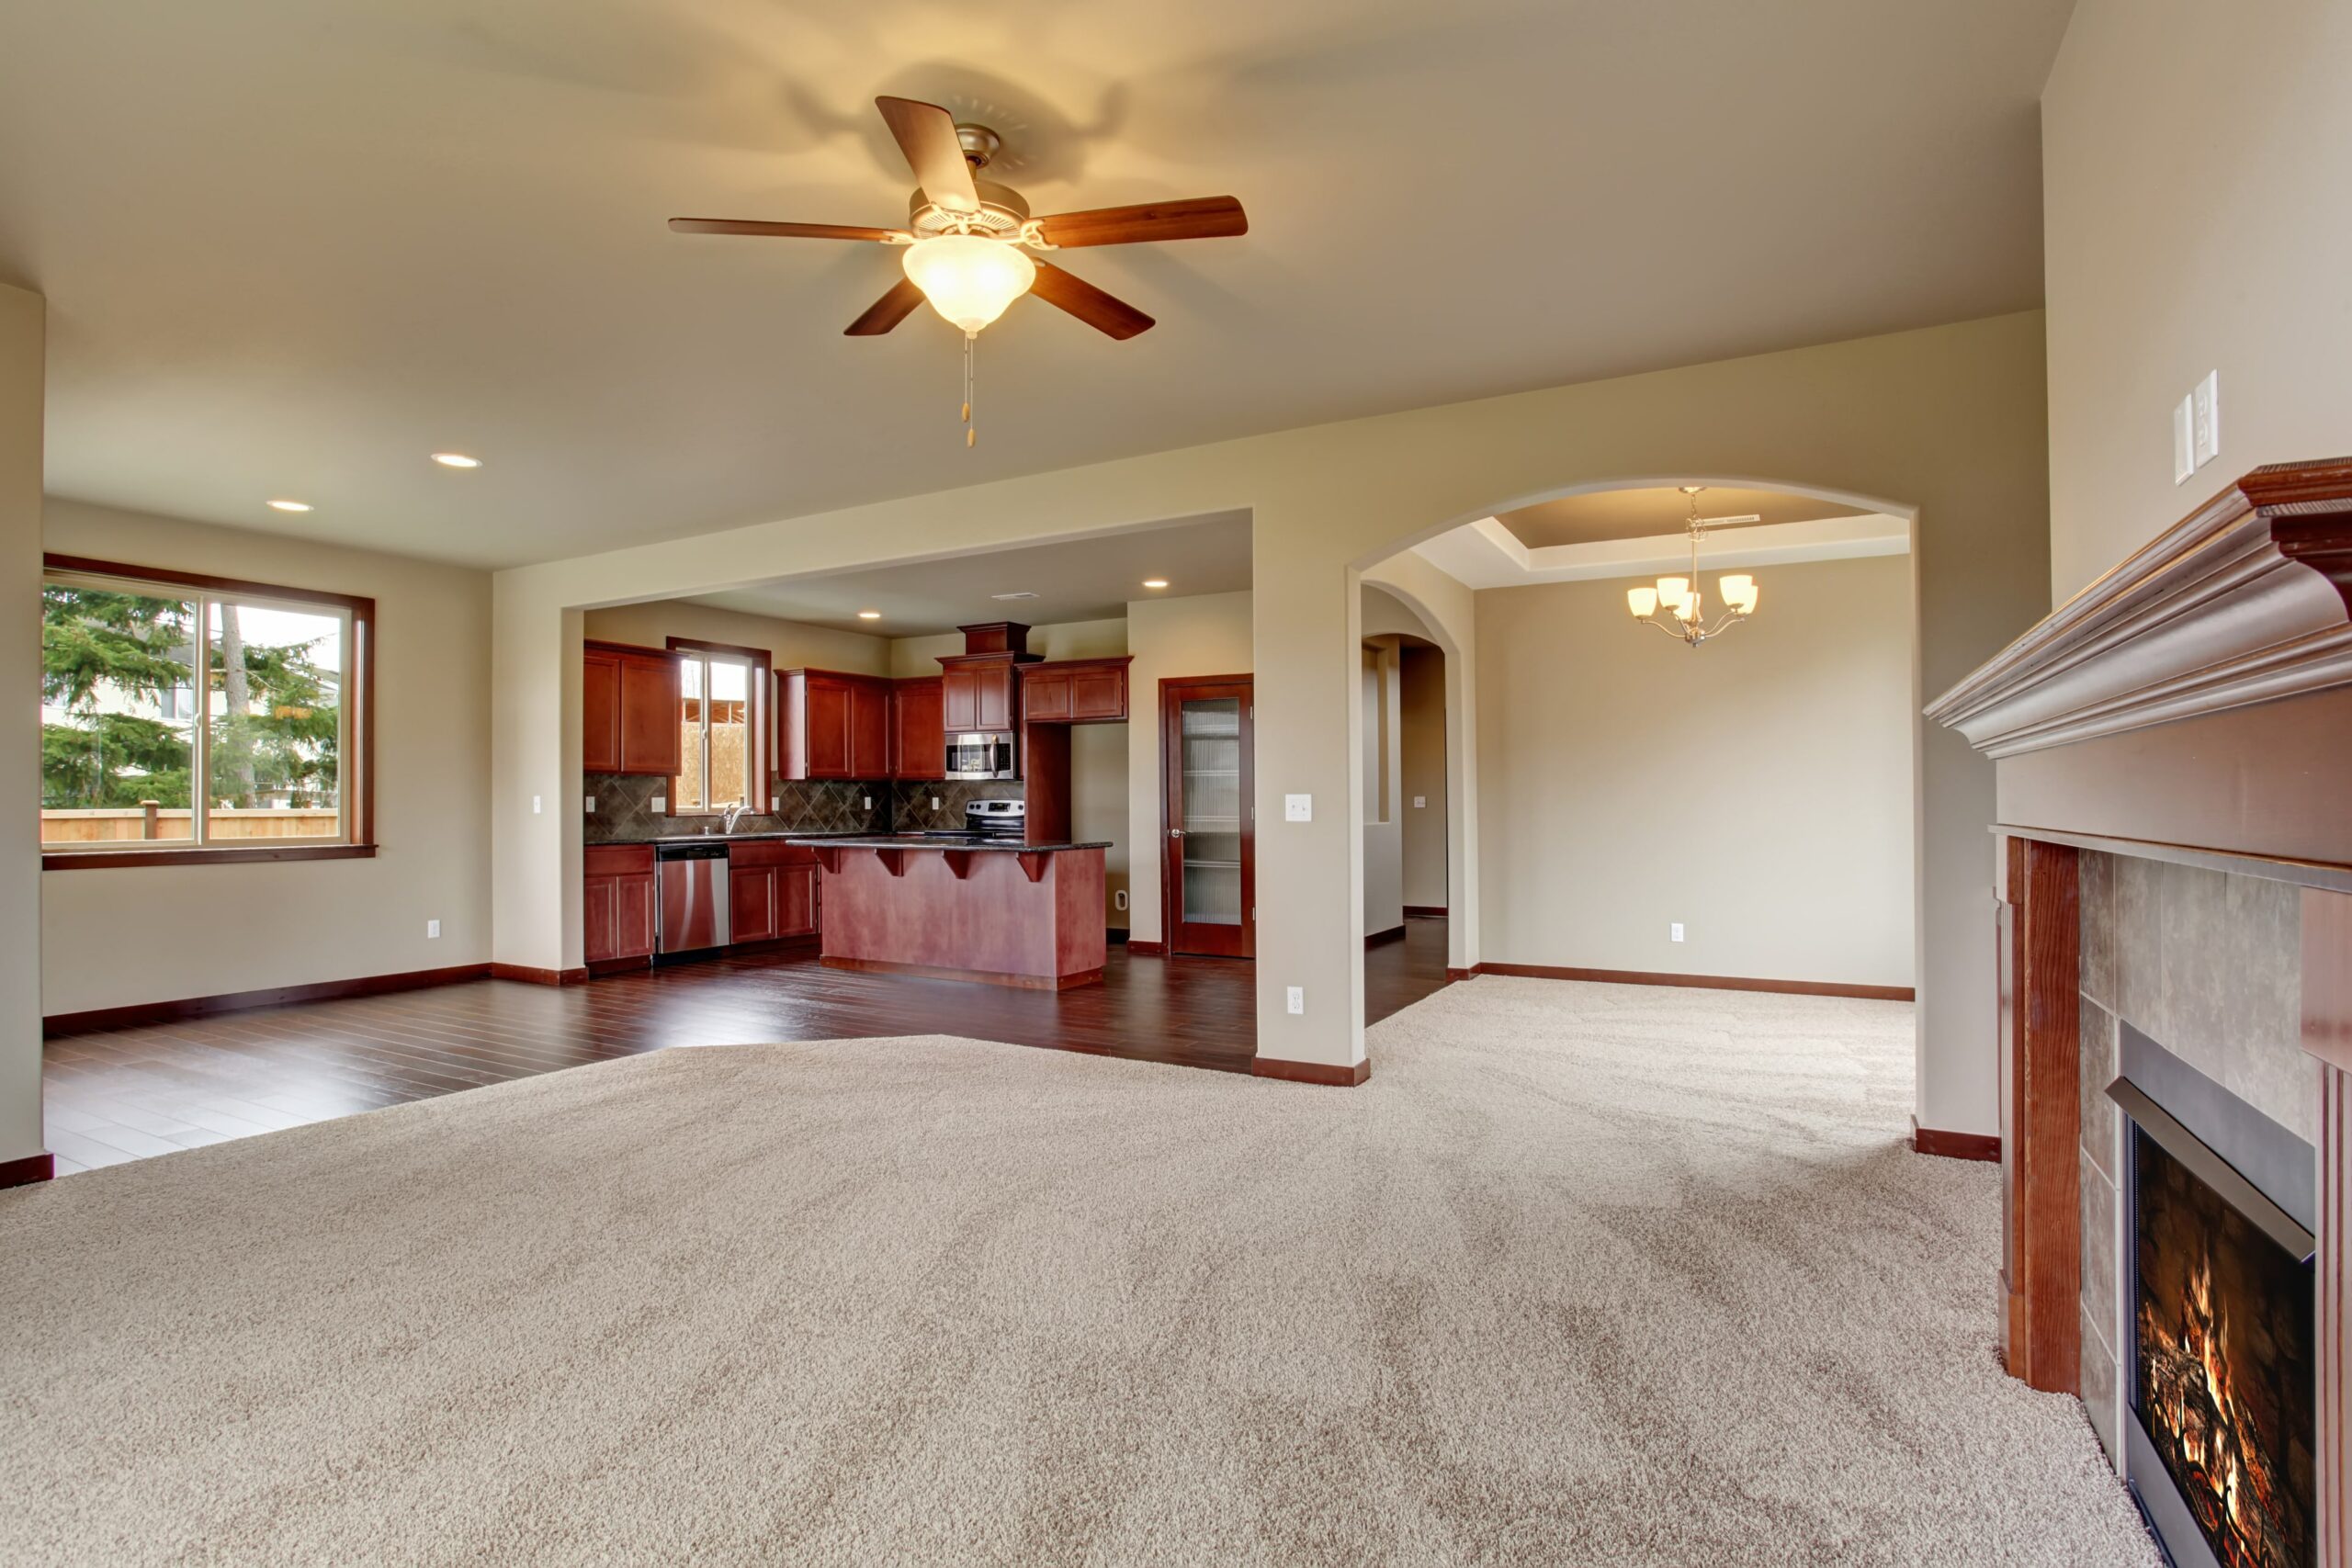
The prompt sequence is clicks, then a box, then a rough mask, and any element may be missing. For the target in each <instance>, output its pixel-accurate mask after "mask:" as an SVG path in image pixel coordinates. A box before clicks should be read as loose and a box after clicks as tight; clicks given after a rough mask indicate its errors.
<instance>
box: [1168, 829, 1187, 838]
mask: <svg viewBox="0 0 2352 1568" xmlns="http://www.w3.org/2000/svg"><path fill="white" fill-rule="evenodd" d="M1168 836H1169V837H1170V838H1171V839H1181V838H1182V837H1183V836H1184V829H1182V828H1170V829H1168Z"/></svg>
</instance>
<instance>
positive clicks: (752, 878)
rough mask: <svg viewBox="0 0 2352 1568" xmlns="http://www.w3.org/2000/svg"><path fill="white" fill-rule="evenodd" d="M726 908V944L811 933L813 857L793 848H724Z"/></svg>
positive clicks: (813, 923) (814, 913) (814, 882)
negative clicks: (725, 861)
mask: <svg viewBox="0 0 2352 1568" xmlns="http://www.w3.org/2000/svg"><path fill="white" fill-rule="evenodd" d="M727 859H728V867H727V905H728V922H729V935H728V940H729V942H732V943H738V944H740V943H743V942H781V941H786V940H788V939H791V938H794V937H805V936H813V935H815V934H816V931H817V856H816V852H814V851H812V850H808V849H803V848H801V847H800V846H798V845H796V844H776V843H749V844H733V845H729V848H728V854H727Z"/></svg>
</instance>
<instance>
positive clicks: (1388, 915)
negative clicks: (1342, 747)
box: [1362, 636, 1405, 936]
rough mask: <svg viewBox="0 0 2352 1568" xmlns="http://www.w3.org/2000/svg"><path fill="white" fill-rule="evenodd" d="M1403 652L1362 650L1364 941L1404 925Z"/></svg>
mask: <svg viewBox="0 0 2352 1568" xmlns="http://www.w3.org/2000/svg"><path fill="white" fill-rule="evenodd" d="M1402 682H1403V662H1402V648H1401V646H1400V644H1399V643H1398V641H1397V638H1396V637H1393V636H1390V637H1367V638H1366V639H1365V640H1364V646H1363V736H1362V746H1363V929H1364V934H1366V935H1367V936H1369V935H1373V934H1374V933H1376V932H1380V931H1393V930H1395V929H1396V928H1397V927H1398V926H1400V925H1403V924H1404V923H1405V818H1404V803H1403V800H1402V798H1401V796H1402V795H1403V794H1404V789H1405V757H1404V723H1403V713H1402V706H1401V704H1400V701H1399V690H1400V687H1401V685H1402Z"/></svg>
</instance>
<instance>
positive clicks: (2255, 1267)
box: [2108, 1024, 2319, 1568]
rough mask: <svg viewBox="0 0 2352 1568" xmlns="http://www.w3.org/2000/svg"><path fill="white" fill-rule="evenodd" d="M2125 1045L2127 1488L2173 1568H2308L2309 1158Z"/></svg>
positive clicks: (2311, 1500) (2159, 1060)
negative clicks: (2177, 1567) (2176, 1566)
mask: <svg viewBox="0 0 2352 1568" xmlns="http://www.w3.org/2000/svg"><path fill="white" fill-rule="evenodd" d="M2122 1035H2123V1038H2122V1040H2121V1042H2120V1044H2121V1052H2120V1057H2121V1060H2120V1066H2122V1068H2123V1076H2120V1077H2117V1079H2116V1080H2115V1081H2114V1083H2113V1084H2111V1085H2109V1089H2108V1095H2109V1098H2110V1099H2112V1100H2114V1101H2115V1102H2116V1103H2117V1104H2118V1105H2120V1107H2121V1108H2122V1109H2123V1111H2124V1114H2125V1116H2126V1117H2127V1119H2128V1122H2127V1124H2128V1127H2129V1137H2128V1143H2127V1155H2126V1166H2125V1169H2126V1171H2127V1179H2126V1192H2127V1194H2128V1198H2127V1210H2126V1213H2127V1218H2126V1222H2125V1232H2124V1235H2125V1240H2126V1245H2127V1246H2128V1247H2129V1249H2130V1271H2129V1287H2128V1293H2127V1295H2126V1296H2125V1304H2126V1305H2127V1307H2128V1309H2129V1312H2128V1320H2127V1327H2126V1335H2127V1339H2126V1345H2127V1347H2128V1356H2129V1360H2128V1365H2127V1367H2126V1368H2125V1369H2124V1371H2125V1375H2126V1377H2127V1378H2128V1379H2129V1382H2128V1383H2127V1385H2126V1392H2127V1395H2128V1406H2129V1411H2130V1416H2131V1422H2130V1430H2129V1431H2128V1432H2127V1434H2126V1442H2125V1447H2126V1450H2127V1458H2126V1461H2125V1465H2124V1472H2125V1479H2126V1481H2127V1482H2128V1483H2129V1484H2130V1485H2131V1491H2132V1494H2133V1495H2134V1496H2135V1497H2136V1498H2137V1499H2138V1500H2139V1503H2140V1506H2141V1508H2142V1511H2143V1513H2145V1514H2146V1516H2147V1517H2148V1522H2149V1524H2150V1525H2151V1527H2152V1528H2153V1529H2154V1530H2155V1532H2156V1534H2157V1536H2158V1537H2159V1538H2160V1539H2161V1540H2163V1541H2164V1544H2165V1550H2166V1551H2168V1552H2169V1553H2170V1554H2171V1556H2172V1559H2173V1561H2174V1562H2176V1563H2177V1564H2179V1565H2180V1568H2191V1565H2196V1568H2202V1565H2204V1564H2207V1563H2213V1564H2218V1565H2220V1568H2308V1565H2309V1564H2311V1563H2312V1562H2316V1561H2317V1560H2318V1540H2319V1535H2318V1517H2317V1503H2318V1499H2317V1493H2316V1486H2315V1472H2314V1467H2315V1447H2316V1443H2317V1410H2316V1391H2317V1379H2318V1360H2317V1357H2316V1344H2315V1340H2314V1337H2313V1321H2312V1317H2313V1307H2314V1303H2315V1299H2316V1281H2315V1279H2314V1275H2313V1269H2312V1257H2313V1252H2314V1242H2313V1238H2312V1233H2311V1230H2310V1228H2309V1227H2308V1225H2307V1224H2306V1223H2305V1222H2306V1221H2307V1220H2308V1219H2309V1217H2310V1215H2311V1213H2312V1171H2313V1163H2312V1162H2313V1158H2314V1155H2313V1151H2312V1147H2311V1145H2308V1144H2306V1143H2304V1142H2303V1141H2302V1140H2301V1139H2300V1138H2298V1137H2296V1136H2295V1135H2294V1134H2292V1133H2290V1132H2289V1131H2288V1130H2287V1129H2286V1128H2284V1127H2281V1126H2279V1125H2278V1123H2277V1122H2272V1121H2270V1120H2269V1119H2268V1118H2267V1117H2265V1116H2263V1115H2262V1114H2261V1113H2260V1112H2258V1111H2256V1110H2254V1108H2253V1107H2251V1106H2249V1105H2247V1104H2246V1103H2245V1101H2244V1100H2238V1099H2237V1098H2236V1097H2234V1096H2233V1095H2230V1094H2229V1093H2227V1092H2226V1091H2225V1090H2223V1089H2222V1088H2221V1086H2220V1085H2218V1084H2215V1083H2213V1082H2212V1081H2211V1079H2209V1078H2206V1077H2203V1075H2201V1074H2199V1073H2198V1072H2197V1071H2196V1070H2195V1069H2193V1068H2191V1067H2189V1066H2188V1065H2187V1064H2186V1063H2184V1062H2182V1061H2181V1060H2180V1059H2179V1058H2178V1057H2176V1056H2173V1055H2170V1054H2169V1053H2167V1052H2165V1051H2164V1050H2163V1049H2162V1048H2161V1047H2159V1046H2157V1045H2156V1044H2155V1043H2154V1042H2153V1041H2151V1040H2149V1039H2147V1038H2146V1037H2145V1036H2144V1035H2142V1034H2141V1033H2140V1032H2138V1031H2137V1030H2134V1029H2132V1028H2131V1027H2130V1026H2129V1025H2128V1024H2127V1025H2125V1026H2124V1028H2123V1031H2122ZM2299 1215H2300V1216H2301V1217H2299Z"/></svg>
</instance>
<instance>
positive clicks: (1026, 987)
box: [819, 953, 1103, 991]
mask: <svg viewBox="0 0 2352 1568" xmlns="http://www.w3.org/2000/svg"><path fill="white" fill-rule="evenodd" d="M819 962H820V963H822V964H824V966H825V967H826V968H828V969H845V970H848V971H850V972H851V973H853V974H859V975H911V976H915V977H916V978H918V979H923V980H977V981H978V982H979V983H980V984H981V985H983V986H1006V987H1012V989H1014V990H1017V991H1074V990H1076V989H1077V988H1078V987H1080V986H1099V985H1101V984H1102V983H1103V971H1102V970H1100V969H1080V970H1079V971H1077V972H1076V973H1075V974H1070V975H1012V974H1007V973H1004V972H1002V971H1000V970H995V969H956V968H943V967H941V966H940V965H938V964H894V963H891V962H890V961H888V959H881V958H836V957H833V956H832V955H831V954H830V953H828V954H827V955H826V956H825V957H824V958H822V959H820V961H819Z"/></svg>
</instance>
